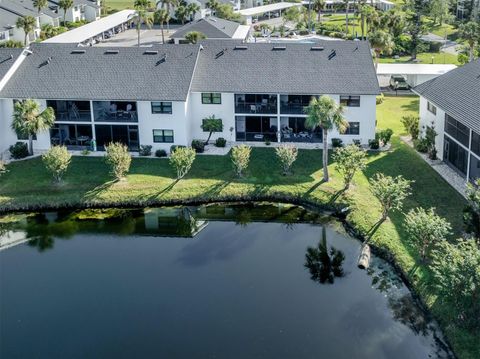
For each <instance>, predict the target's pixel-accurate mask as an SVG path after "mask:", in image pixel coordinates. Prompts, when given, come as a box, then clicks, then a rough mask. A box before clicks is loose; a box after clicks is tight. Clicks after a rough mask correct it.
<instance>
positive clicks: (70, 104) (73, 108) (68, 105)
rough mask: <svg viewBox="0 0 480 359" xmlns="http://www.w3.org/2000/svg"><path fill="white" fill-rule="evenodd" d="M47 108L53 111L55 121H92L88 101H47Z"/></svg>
mask: <svg viewBox="0 0 480 359" xmlns="http://www.w3.org/2000/svg"><path fill="white" fill-rule="evenodd" d="M47 106H48V107H51V108H53V110H54V111H55V120H56V121H60V122H61V121H67V122H91V121H92V116H91V110H90V101H64V100H47Z"/></svg>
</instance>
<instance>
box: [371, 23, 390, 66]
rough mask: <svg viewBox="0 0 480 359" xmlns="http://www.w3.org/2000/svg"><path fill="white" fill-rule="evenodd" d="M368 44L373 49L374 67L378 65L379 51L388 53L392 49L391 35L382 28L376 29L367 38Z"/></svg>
mask: <svg viewBox="0 0 480 359" xmlns="http://www.w3.org/2000/svg"><path fill="white" fill-rule="evenodd" d="M368 40H369V41H370V45H371V46H372V48H373V50H374V51H375V68H377V67H378V59H379V57H380V54H381V53H386V54H390V53H392V50H393V46H394V43H393V39H392V36H391V35H390V34H389V33H388V32H385V31H383V30H377V31H375V32H374V33H373V34H371V35H370V37H369V38H368Z"/></svg>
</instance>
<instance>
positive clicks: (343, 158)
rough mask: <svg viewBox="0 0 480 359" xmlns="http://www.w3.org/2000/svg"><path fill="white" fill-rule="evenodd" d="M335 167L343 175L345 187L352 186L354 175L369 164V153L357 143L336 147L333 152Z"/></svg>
mask: <svg viewBox="0 0 480 359" xmlns="http://www.w3.org/2000/svg"><path fill="white" fill-rule="evenodd" d="M333 160H334V161H335V169H336V170H337V171H338V172H339V173H340V174H341V175H342V176H343V183H344V185H345V187H344V189H345V190H347V189H348V188H349V187H350V183H351V182H352V179H353V176H354V175H355V173H356V172H357V171H359V170H363V169H364V168H365V167H366V165H367V154H366V152H365V151H364V150H362V149H361V148H359V147H358V146H355V145H348V146H346V147H342V148H336V149H335V151H334V152H333Z"/></svg>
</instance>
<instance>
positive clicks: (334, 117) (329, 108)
mask: <svg viewBox="0 0 480 359" xmlns="http://www.w3.org/2000/svg"><path fill="white" fill-rule="evenodd" d="M305 112H306V113H307V119H306V121H305V126H307V127H308V128H311V129H312V130H315V129H316V128H320V129H321V130H322V137H323V180H324V181H325V182H328V180H329V176H328V131H330V130H332V129H334V128H336V129H337V130H338V131H339V132H340V133H343V132H345V131H346V130H347V128H348V122H347V121H346V120H345V118H344V117H343V107H342V105H339V104H337V103H336V102H335V100H334V99H333V98H331V97H330V96H326V95H323V96H322V97H320V98H318V99H317V98H315V97H314V98H312V100H311V101H310V104H309V105H308V107H307V109H306V111H305Z"/></svg>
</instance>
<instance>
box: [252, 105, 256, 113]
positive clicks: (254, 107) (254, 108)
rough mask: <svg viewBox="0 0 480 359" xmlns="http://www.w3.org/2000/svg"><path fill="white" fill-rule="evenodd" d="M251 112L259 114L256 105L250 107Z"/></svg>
mask: <svg viewBox="0 0 480 359" xmlns="http://www.w3.org/2000/svg"><path fill="white" fill-rule="evenodd" d="M250 112H252V113H255V112H257V106H255V105H250Z"/></svg>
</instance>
